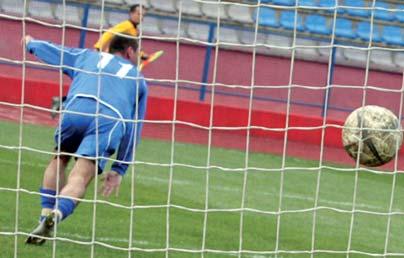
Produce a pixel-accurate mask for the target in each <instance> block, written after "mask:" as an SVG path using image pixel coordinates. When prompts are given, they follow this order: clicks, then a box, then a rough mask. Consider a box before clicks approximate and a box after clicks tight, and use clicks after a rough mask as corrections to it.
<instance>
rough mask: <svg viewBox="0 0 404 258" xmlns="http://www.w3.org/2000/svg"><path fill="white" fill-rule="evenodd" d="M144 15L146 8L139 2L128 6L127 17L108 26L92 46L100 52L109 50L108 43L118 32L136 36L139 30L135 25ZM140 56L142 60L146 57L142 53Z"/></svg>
mask: <svg viewBox="0 0 404 258" xmlns="http://www.w3.org/2000/svg"><path fill="white" fill-rule="evenodd" d="M145 15H146V9H145V8H144V7H142V6H140V5H139V4H134V5H132V6H130V8H129V19H128V20H125V21H123V22H121V23H118V24H117V25H115V26H114V27H112V28H110V29H109V30H107V31H106V32H104V33H103V34H102V36H101V38H100V39H99V40H98V41H97V43H95V45H94V48H95V49H98V50H99V51H102V52H109V51H108V50H109V44H110V43H111V40H112V39H113V37H114V36H115V35H117V34H119V33H122V34H128V35H131V36H134V37H137V36H138V34H139V32H138V29H137V26H138V25H139V23H140V22H141V21H143V17H144V16H145ZM141 58H142V59H143V60H145V59H147V58H148V57H147V55H146V54H144V53H143V54H142V56H141Z"/></svg>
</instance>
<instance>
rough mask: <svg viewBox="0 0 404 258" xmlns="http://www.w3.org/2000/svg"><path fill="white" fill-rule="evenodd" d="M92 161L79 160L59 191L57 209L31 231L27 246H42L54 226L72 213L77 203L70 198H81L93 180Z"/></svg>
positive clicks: (93, 167) (93, 169) (93, 166)
mask: <svg viewBox="0 0 404 258" xmlns="http://www.w3.org/2000/svg"><path fill="white" fill-rule="evenodd" d="M94 174H95V165H94V161H92V160H89V159H85V158H79V159H78V160H77V162H76V164H75V165H74V167H73V169H72V171H71V172H70V175H69V178H68V180H67V184H66V185H65V186H64V187H63V188H62V190H61V191H60V195H62V196H64V197H61V198H58V203H57V207H56V208H55V209H54V210H53V211H51V213H49V214H48V215H47V216H45V218H44V219H43V220H42V221H41V222H40V223H39V225H38V226H37V227H36V228H35V229H34V230H33V231H32V233H31V236H29V237H28V239H27V240H26V243H27V244H35V245H42V244H43V243H45V241H46V239H45V238H44V237H50V236H51V235H52V232H53V228H54V225H55V224H56V223H57V222H59V221H61V220H62V219H65V218H66V217H68V216H69V215H70V214H72V213H73V210H74V208H75V207H76V205H77V201H76V200H73V199H72V198H82V197H83V196H84V194H85V192H86V189H87V186H88V184H89V183H90V182H91V180H92V179H93V178H94Z"/></svg>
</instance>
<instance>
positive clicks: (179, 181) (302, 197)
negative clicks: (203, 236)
mask: <svg viewBox="0 0 404 258" xmlns="http://www.w3.org/2000/svg"><path fill="white" fill-rule="evenodd" d="M139 178H141V179H142V180H152V181H154V182H158V183H162V184H167V180H165V179H162V178H159V177H153V176H150V177H148V176H144V175H142V176H140V177H139ZM173 183H175V184H178V185H189V186H193V185H195V183H194V182H192V181H189V180H183V179H173ZM209 187H210V189H212V190H216V191H225V192H236V193H238V192H240V189H239V188H231V187H224V186H220V187H219V186H209ZM260 194H262V195H263V196H270V197H272V198H274V200H275V198H278V197H279V193H278V192H264V191H263V192H261V193H260ZM282 196H283V197H284V198H287V199H295V200H301V201H306V202H311V203H314V201H315V198H313V197H309V196H305V195H300V194H288V193H284V194H282ZM320 203H322V204H328V205H340V206H345V207H352V206H353V205H352V202H342V201H333V200H325V199H321V198H320ZM355 207H356V208H362V209H369V210H379V211H384V210H385V208H383V207H380V206H375V205H370V204H363V203H356V205H355ZM394 211H395V212H402V211H401V210H399V209H394Z"/></svg>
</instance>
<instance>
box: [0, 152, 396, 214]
mask: <svg viewBox="0 0 404 258" xmlns="http://www.w3.org/2000/svg"><path fill="white" fill-rule="evenodd" d="M0 163H5V164H9V165H14V164H15V162H13V161H10V160H6V159H1V158H0ZM21 165H24V166H32V167H39V168H46V165H45V164H41V163H39V164H38V163H32V162H24V161H23V162H21ZM138 179H142V180H149V181H153V182H157V183H162V184H167V183H168V181H167V180H166V179H163V178H160V177H155V176H148V175H147V174H142V175H140V176H139V178H138ZM172 183H173V184H177V185H182V186H186V185H189V186H193V185H195V182H193V181H191V180H184V179H173V182H172ZM210 188H211V189H212V190H215V191H225V192H235V193H237V192H240V189H238V188H231V187H223V186H220V187H218V186H210ZM260 194H262V195H263V196H269V197H271V198H278V197H279V193H278V192H265V191H262V192H261V193H260ZM282 196H283V197H284V198H287V199H295V200H300V201H306V202H311V203H314V201H315V198H313V197H310V196H305V195H301V194H290V193H284V194H282ZM320 203H322V204H327V205H331V206H332V205H339V206H345V207H352V202H343V201H334V200H325V199H322V198H320ZM355 207H356V208H359V209H368V210H378V211H384V210H385V208H383V207H380V206H375V205H370V204H364V203H356V205H355ZM394 211H395V212H403V211H402V210H399V209H394Z"/></svg>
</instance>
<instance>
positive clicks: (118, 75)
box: [27, 40, 147, 175]
mask: <svg viewBox="0 0 404 258" xmlns="http://www.w3.org/2000/svg"><path fill="white" fill-rule="evenodd" d="M27 50H28V51H29V52H30V53H32V54H34V55H35V56H36V57H37V58H38V59H40V60H42V61H43V62H45V63H48V64H51V65H58V66H59V65H61V69H62V70H63V72H64V73H65V74H67V75H68V76H69V77H70V78H72V80H73V81H72V83H71V85H70V89H69V92H68V95H67V99H66V108H67V109H68V105H69V103H71V102H72V100H74V99H75V98H77V97H81V98H83V97H84V98H90V99H94V100H96V101H98V102H99V103H100V105H103V106H105V107H107V108H108V109H110V110H111V111H113V112H114V113H115V114H116V115H117V117H118V118H120V119H122V120H134V119H136V120H141V121H139V122H137V123H133V122H125V123H124V125H125V126H124V135H123V137H122V140H121V142H120V144H119V150H118V155H117V162H115V163H114V164H113V165H112V170H114V171H116V172H118V173H120V174H121V175H123V174H124V173H125V172H126V170H127V167H128V164H127V163H128V162H130V161H132V155H133V144H137V143H138V142H139V140H140V134H141V129H142V125H143V123H142V120H144V116H145V111H146V102H147V85H146V82H145V80H144V78H143V76H141V74H140V73H139V71H138V70H137V68H136V67H135V66H133V65H132V64H131V63H130V62H129V61H128V60H126V59H124V58H121V57H119V56H115V55H111V54H108V53H100V52H96V51H92V50H89V49H80V48H68V47H62V46H59V45H55V44H53V43H50V42H46V41H41V40H31V41H30V42H29V43H28V44H27ZM135 132H136V135H135ZM119 161H125V162H124V163H122V162H119Z"/></svg>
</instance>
